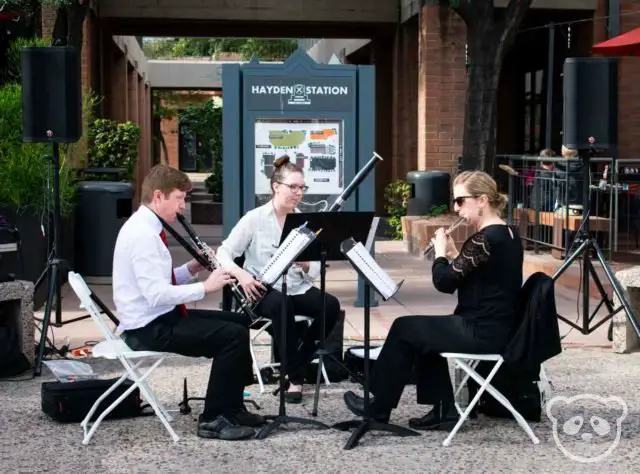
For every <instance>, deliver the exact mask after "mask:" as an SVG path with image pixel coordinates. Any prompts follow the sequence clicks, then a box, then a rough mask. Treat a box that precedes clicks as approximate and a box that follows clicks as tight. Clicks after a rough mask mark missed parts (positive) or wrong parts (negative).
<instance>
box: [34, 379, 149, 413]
mask: <svg viewBox="0 0 640 474" xmlns="http://www.w3.org/2000/svg"><path fill="white" fill-rule="evenodd" d="M116 380H117V379H106V380H105V379H96V380H79V381H77V382H43V383H42V411H43V412H44V413H46V414H47V415H49V416H50V417H51V418H52V419H54V420H55V421H60V422H64V423H66V422H78V423H79V422H81V421H82V420H83V419H84V417H85V416H87V413H89V410H91V407H92V406H93V404H94V403H95V402H96V400H97V399H98V398H100V396H102V394H103V393H104V392H106V391H107V390H108V389H109V387H111V385H113V384H114V383H115V382H116ZM131 385H133V382H132V381H131V380H125V381H124V382H122V383H121V384H120V385H119V386H118V387H117V388H116V389H115V390H114V391H113V392H111V393H110V394H109V395H108V396H107V397H106V398H105V399H104V400H103V401H102V402H101V403H100V405H99V406H98V409H97V410H96V411H95V413H94V415H93V417H92V420H91V421H95V419H96V418H97V417H98V416H100V413H102V411H104V409H105V408H107V407H108V406H109V405H111V404H112V403H113V402H114V401H115V400H116V399H117V398H118V397H120V395H122V394H123V393H124V392H126V391H127V389H128V388H129V387H131ZM143 408H144V407H143V405H142V399H141V398H140V390H139V389H138V388H137V387H136V388H135V390H133V391H132V392H131V393H130V394H129V396H127V398H125V399H124V400H123V401H122V402H120V403H119V404H118V405H117V406H116V407H115V408H114V409H113V410H112V411H111V412H110V413H109V414H108V415H107V416H106V417H105V419H116V418H133V417H136V416H141V415H150V414H153V413H143V411H142V410H143Z"/></svg>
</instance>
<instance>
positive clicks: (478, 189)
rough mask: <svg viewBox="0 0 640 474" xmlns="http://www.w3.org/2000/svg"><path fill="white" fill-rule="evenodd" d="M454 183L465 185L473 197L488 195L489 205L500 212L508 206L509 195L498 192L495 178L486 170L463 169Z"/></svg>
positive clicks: (455, 184)
mask: <svg viewBox="0 0 640 474" xmlns="http://www.w3.org/2000/svg"><path fill="white" fill-rule="evenodd" d="M453 185H454V186H457V185H463V186H464V187H465V188H466V189H467V192H468V193H469V194H470V195H471V196H473V197H480V196H483V195H484V196H487V200H488V201H489V206H491V207H492V208H493V209H495V211H496V212H497V213H498V214H501V213H502V211H503V210H504V208H505V207H506V206H507V202H508V198H507V195H506V194H502V193H499V192H498V185H497V184H496V182H495V180H494V179H493V178H492V177H491V176H489V175H488V174H487V173H485V172H484V171H463V172H462V173H460V174H458V175H457V176H456V178H455V179H454V180H453Z"/></svg>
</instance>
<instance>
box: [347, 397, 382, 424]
mask: <svg viewBox="0 0 640 474" xmlns="http://www.w3.org/2000/svg"><path fill="white" fill-rule="evenodd" d="M344 403H345V404H346V405H347V408H348V409H349V410H351V412H352V413H353V414H355V415H358V416H365V410H364V397H361V396H359V395H356V394H355V393H353V392H352V391H348V392H346V393H345V394H344ZM369 416H370V417H371V419H373V420H375V421H379V422H380V423H388V422H389V418H391V410H390V409H386V408H381V407H379V406H377V405H376V402H375V400H374V398H373V397H369Z"/></svg>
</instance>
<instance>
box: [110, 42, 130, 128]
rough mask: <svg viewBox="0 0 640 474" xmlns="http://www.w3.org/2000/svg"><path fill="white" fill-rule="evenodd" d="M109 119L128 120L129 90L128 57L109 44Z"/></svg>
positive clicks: (111, 43)
mask: <svg viewBox="0 0 640 474" xmlns="http://www.w3.org/2000/svg"><path fill="white" fill-rule="evenodd" d="M109 51H110V58H111V60H110V61H109V62H108V68H109V83H110V84H109V87H108V89H109V96H108V97H107V98H106V100H108V101H109V118H111V119H113V120H117V121H118V122H125V121H126V120H127V112H128V96H129V94H128V90H127V57H126V55H124V54H123V53H122V51H120V50H119V49H118V47H117V46H116V45H115V44H113V41H111V42H110V44H109Z"/></svg>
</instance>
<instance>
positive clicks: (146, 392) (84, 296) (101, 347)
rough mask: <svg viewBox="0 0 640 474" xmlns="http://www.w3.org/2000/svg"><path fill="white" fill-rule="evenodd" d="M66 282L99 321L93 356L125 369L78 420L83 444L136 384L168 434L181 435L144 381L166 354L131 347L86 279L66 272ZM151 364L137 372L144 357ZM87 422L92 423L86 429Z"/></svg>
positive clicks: (172, 435)
mask: <svg viewBox="0 0 640 474" xmlns="http://www.w3.org/2000/svg"><path fill="white" fill-rule="evenodd" d="M69 284H70V285H71V288H73V291H74V292H75V294H76V295H77V296H78V298H79V299H80V307H81V308H83V309H85V310H87V311H88V312H89V314H90V315H91V318H92V319H93V321H94V322H95V323H96V324H97V325H98V327H99V328H100V331H101V332H102V334H103V335H104V337H105V339H106V340H105V341H102V342H99V343H98V344H96V345H95V346H94V347H93V351H92V353H93V356H94V357H102V358H105V359H112V360H115V359H117V360H119V361H120V363H121V364H122V366H123V367H124V369H125V372H124V373H123V374H122V376H121V377H120V378H119V379H118V380H117V381H116V382H115V383H114V384H113V385H111V387H109V388H108V389H107V390H106V391H105V392H104V393H103V394H102V395H101V396H100V398H98V399H97V400H96V402H95V403H94V404H93V406H92V407H91V410H89V413H87V416H86V417H85V418H84V420H83V421H82V423H81V426H82V429H83V431H84V439H83V440H82V444H84V445H86V444H89V440H90V439H91V437H92V436H93V434H94V433H95V431H96V430H97V429H98V426H99V425H100V423H101V422H102V420H103V419H104V418H105V417H106V416H107V415H108V414H109V413H110V412H111V411H112V410H113V409H114V408H115V407H117V406H118V404H120V403H121V402H122V401H123V400H124V399H125V398H126V397H128V396H129V394H131V392H133V391H134V390H135V389H136V387H137V388H138V389H139V390H140V393H141V394H142V397H143V398H144V399H145V400H146V401H147V402H148V403H149V405H150V406H151V407H152V408H153V411H154V412H155V414H156V415H157V416H158V418H160V421H161V422H162V424H163V425H164V426H165V428H166V429H167V431H168V432H169V434H170V435H171V437H172V438H173V440H174V441H178V440H179V439H180V438H179V437H178V435H177V434H176V432H175V431H174V430H173V428H172V427H171V425H170V424H169V422H170V421H172V419H173V418H172V417H171V415H169V413H168V412H167V411H166V410H165V409H164V407H162V405H161V404H160V403H159V402H158V400H157V398H156V396H155V394H154V393H153V391H152V390H151V388H150V387H149V385H148V384H147V381H146V379H147V377H148V376H149V375H150V374H151V372H153V371H154V370H155V369H156V368H158V366H159V365H160V364H161V363H162V362H163V361H164V360H165V359H166V357H167V355H168V354H166V353H164V352H154V351H133V350H131V348H129V346H127V344H126V343H125V342H124V341H123V340H122V339H121V338H120V337H119V336H118V335H116V334H115V333H114V331H112V330H111V329H110V328H109V326H108V325H107V322H106V321H105V319H104V317H103V315H102V313H101V312H100V309H99V308H98V306H97V305H96V303H95V302H94V301H93V299H92V298H91V290H90V289H89V287H88V286H87V284H86V283H85V281H84V279H83V278H82V277H81V276H80V275H79V274H78V273H76V272H69ZM154 359H155V361H154V362H153V364H152V365H151V366H150V367H149V368H148V369H147V370H146V372H144V373H140V372H139V371H138V368H139V367H140V366H141V365H142V363H143V362H144V361H145V360H147V361H148V360H154ZM127 377H128V378H129V379H131V380H132V381H133V384H132V385H131V387H129V388H128V389H127V390H126V391H125V392H124V393H123V394H122V395H120V397H118V398H117V399H116V400H115V401H114V402H113V403H112V404H111V405H109V406H108V407H107V408H106V409H105V410H104V411H103V412H102V413H100V415H99V416H98V418H97V419H96V420H95V422H93V423H90V420H91V418H92V416H93V414H94V413H95V412H96V410H97V409H98V406H99V405H100V403H102V401H103V400H104V399H105V398H107V396H109V394H110V393H112V392H113V391H114V390H115V389H116V388H117V387H118V386H119V385H120V384H122V382H124V381H125V379H126V378H127ZM89 426H90V427H91V428H90V429H89Z"/></svg>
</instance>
